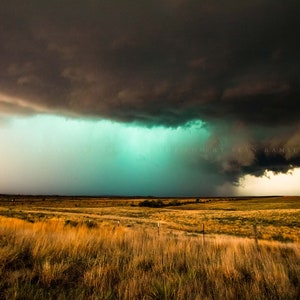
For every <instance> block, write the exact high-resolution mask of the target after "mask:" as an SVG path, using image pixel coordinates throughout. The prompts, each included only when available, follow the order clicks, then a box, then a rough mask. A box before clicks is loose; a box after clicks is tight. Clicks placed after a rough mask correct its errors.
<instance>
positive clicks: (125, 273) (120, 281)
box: [0, 217, 300, 300]
mask: <svg viewBox="0 0 300 300" xmlns="http://www.w3.org/2000/svg"><path fill="white" fill-rule="evenodd" d="M0 278H1V279H0V299H124V300H126V299H130V300H131V299H168V300H169V299H193V300H194V299H291V300H292V299H293V300H294V299H299V298H300V249H299V245H298V244H281V243H279V242H266V241H264V242H263V241H260V242H259V245H258V247H257V245H256V244H255V243H254V241H253V240H249V239H238V238H226V239H225V238H221V237H216V238H209V239H208V238H207V239H206V240H204V241H203V240H202V238H199V237H195V236H194V237H191V236H185V235H183V234H180V233H172V232H169V231H166V232H162V231H161V232H160V235H159V236H158V234H157V231H155V230H154V229H151V228H149V229H145V228H138V227H137V228H125V227H122V226H116V227H113V226H111V225H106V226H105V225H102V226H98V227H96V226H87V224H84V223H82V224H78V225H77V226H70V224H68V223H65V222H64V221H63V220H60V219H53V220H48V221H45V222H36V223H29V222H26V221H23V220H18V219H13V218H4V217H2V218H0Z"/></svg>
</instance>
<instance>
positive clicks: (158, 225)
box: [157, 222, 160, 235]
mask: <svg viewBox="0 0 300 300" xmlns="http://www.w3.org/2000/svg"><path fill="white" fill-rule="evenodd" d="M159 227H160V224H159V222H157V234H158V235H159Z"/></svg>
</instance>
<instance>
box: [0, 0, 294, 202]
mask: <svg viewBox="0 0 300 300" xmlns="http://www.w3.org/2000/svg"><path fill="white" fill-rule="evenodd" d="M299 11H300V4H299V1H297V0H285V1H283V0H276V1H274V0H273V1H271V0H251V1H250V0H244V1H235V0H197V1H196V0H186V1H184V0H159V1H158V0H157V1H156V0H151V1H150V0H149V1H148V0H147V1H146V0H140V1H135V0H132V1H129V0H98V1H97V0H84V1H83V0H72V1H69V0H60V1H58V0H53V1H43V0H39V1H38V0H31V1H29V0H28V1H24V0H22V1H21V0H10V1H1V3H0V154H1V156H0V159H1V173H0V193H1V192H2V193H29V194H37V193H39V194H44V193H45V194H87V195H92V194H93V195H95V194H98V195H101V194H115V195H137V194H139V195H158V196H159V195H180V196H184V195H201V194H202V195H204V194H205V195H219V194H223V195H240V194H249V193H251V194H256V195H259V194H300V187H298V185H297V184H296V182H297V181H299V180H300V172H299V170H300V169H299V167H300V118H299V117H300V101H299V100H300V99H299V96H300V84H299V81H300V71H299V70H300V61H299V58H300V56H299V53H300V42H299V41H300V39H299V37H300V19H299ZM274 174H277V175H276V176H275V175H274ZM273 192H274V193H273Z"/></svg>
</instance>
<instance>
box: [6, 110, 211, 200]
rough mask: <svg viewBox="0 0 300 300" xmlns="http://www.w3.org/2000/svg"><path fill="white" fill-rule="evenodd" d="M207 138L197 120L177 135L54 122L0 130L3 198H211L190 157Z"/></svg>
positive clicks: (46, 119) (17, 123)
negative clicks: (30, 195)
mask: <svg viewBox="0 0 300 300" xmlns="http://www.w3.org/2000/svg"><path fill="white" fill-rule="evenodd" d="M208 137H209V132H208V129H207V128H205V127H204V126H203V124H202V123H201V122H200V121H198V122H194V123H191V124H189V125H187V126H182V127H177V128H165V127H143V126H138V125H134V124H122V123H117V122H112V121H107V120H98V121H97V120H87V119H85V120H84V119H82V120H81V119H71V118H64V117H58V116H50V115H37V116H32V117H18V118H11V119H9V120H7V121H6V122H4V123H2V126H1V128H0V139H1V141H2V143H1V148H0V155H1V160H2V161H1V165H2V172H1V180H0V182H1V183H0V189H1V191H2V192H5V193H14V192H16V191H18V193H33V192H34V193H42V194H43V193H51V194H89V195H92V194H98V195H102V194H119V195H145V194H147V195H188V194H198V193H200V192H209V188H211V185H210V184H208V183H207V182H206V179H208V178H209V176H208V175H211V174H203V172H202V170H201V168H199V165H198V164H197V165H195V167H194V168H193V163H197V162H193V155H195V153H198V154H199V153H201V148H202V147H204V146H205V143H206V141H207V139H208Z"/></svg>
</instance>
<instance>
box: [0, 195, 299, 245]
mask: <svg viewBox="0 0 300 300" xmlns="http://www.w3.org/2000/svg"><path fill="white" fill-rule="evenodd" d="M0 215H2V216H7V217H15V218H19V219H23V220H27V221H30V222H35V221H38V220H40V221H41V220H44V219H49V218H53V217H55V218H61V219H63V220H69V221H72V222H91V221H93V222H95V223H97V224H99V225H100V224H104V223H105V224H111V225H114V224H117V223H120V224H121V225H122V226H125V227H150V228H151V227H156V226H157V223H158V222H159V223H160V230H161V231H163V230H166V231H168V230H179V231H183V232H186V233H194V234H202V233H203V226H204V233H205V234H226V235H234V236H241V237H253V235H254V228H253V225H256V226H257V236H258V238H259V239H265V240H277V241H282V242H293V241H295V242H300V230H299V228H300V197H252V198H251V197H240V198H159V199H153V198H143V199H142V198H132V199H130V198H91V197H90V198H85V197H59V196H52V197H38V196H36V197H25V196H0Z"/></svg>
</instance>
